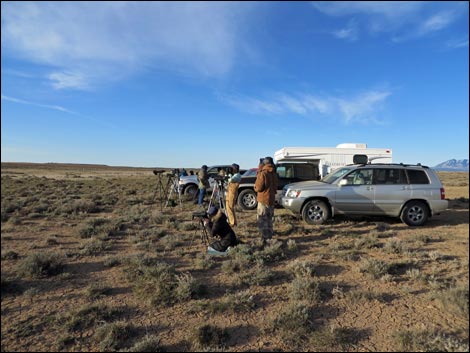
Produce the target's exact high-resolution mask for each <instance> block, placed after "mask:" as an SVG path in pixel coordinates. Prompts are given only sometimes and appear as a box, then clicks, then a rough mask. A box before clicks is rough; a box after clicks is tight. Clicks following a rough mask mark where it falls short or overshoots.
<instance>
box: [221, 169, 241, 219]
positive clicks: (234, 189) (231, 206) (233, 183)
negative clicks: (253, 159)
mask: <svg viewBox="0 0 470 353" xmlns="http://www.w3.org/2000/svg"><path fill="white" fill-rule="evenodd" d="M241 180H242V176H241V174H240V166H239V165H238V164H236V163H233V164H232V173H231V175H230V177H229V179H228V185H227V201H226V205H225V206H226V209H227V217H228V223H229V224H230V226H231V227H233V226H236V225H237V216H236V214H235V205H236V203H237V196H238V187H239V186H240V181H241Z"/></svg>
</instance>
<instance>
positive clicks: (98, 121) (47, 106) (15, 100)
mask: <svg viewBox="0 0 470 353" xmlns="http://www.w3.org/2000/svg"><path fill="white" fill-rule="evenodd" d="M1 97H2V101H3V100H4V101H7V102H12V103H17V104H24V105H31V106H34V107H39V108H44V109H51V110H57V111H60V112H63V113H67V114H71V115H74V116H76V117H78V118H79V119H81V120H88V121H91V122H93V123H95V124H97V125H101V126H104V127H106V128H113V129H116V128H117V126H116V125H114V124H112V123H109V122H107V121H104V120H102V119H95V118H91V117H89V116H84V115H83V114H80V113H77V112H74V111H73V110H70V109H67V108H64V107H62V106H60V105H53V104H41V103H36V102H31V101H27V100H24V99H18V98H14V97H9V96H4V95H3V94H2V96H1Z"/></svg>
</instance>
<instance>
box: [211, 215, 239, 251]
mask: <svg viewBox="0 0 470 353" xmlns="http://www.w3.org/2000/svg"><path fill="white" fill-rule="evenodd" d="M206 229H207V231H208V233H209V234H210V235H211V236H212V237H216V236H219V237H220V240H217V241H215V242H213V243H212V244H210V246H211V247H212V248H213V249H215V250H217V251H225V250H227V248H228V247H229V246H235V245H237V244H238V241H237V237H236V236H235V232H234V231H233V229H232V227H230V224H228V222H227V216H226V215H225V214H224V213H223V212H222V211H220V210H219V211H218V212H217V213H216V215H215V216H214V217H212V219H211V220H210V221H209V223H208V224H207V225H206Z"/></svg>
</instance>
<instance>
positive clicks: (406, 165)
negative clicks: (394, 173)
mask: <svg viewBox="0 0 470 353" xmlns="http://www.w3.org/2000/svg"><path fill="white" fill-rule="evenodd" d="M348 165H358V166H361V165H362V166H364V165H396V166H400V167H421V168H428V169H429V167H428V166H426V165H422V164H421V163H417V164H404V163H373V164H372V163H370V162H369V163H367V164H348Z"/></svg>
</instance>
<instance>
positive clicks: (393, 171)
mask: <svg viewBox="0 0 470 353" xmlns="http://www.w3.org/2000/svg"><path fill="white" fill-rule="evenodd" d="M374 184H375V185H385V184H387V185H393V184H407V182H406V175H405V171H404V170H403V169H398V168H386V169H385V168H384V169H376V170H374Z"/></svg>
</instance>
